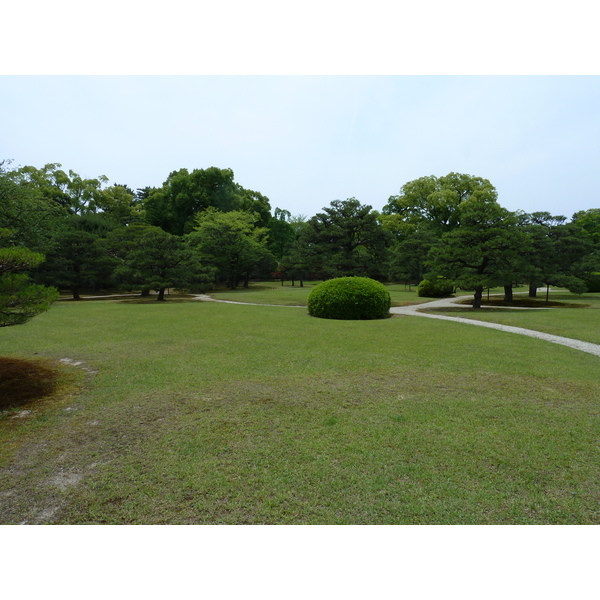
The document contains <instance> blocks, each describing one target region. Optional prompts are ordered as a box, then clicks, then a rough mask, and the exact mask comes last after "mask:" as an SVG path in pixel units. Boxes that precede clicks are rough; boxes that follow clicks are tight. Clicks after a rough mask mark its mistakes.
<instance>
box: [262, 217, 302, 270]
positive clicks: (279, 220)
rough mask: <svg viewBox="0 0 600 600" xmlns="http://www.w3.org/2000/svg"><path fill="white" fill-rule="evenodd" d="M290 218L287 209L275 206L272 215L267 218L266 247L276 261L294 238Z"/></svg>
mask: <svg viewBox="0 0 600 600" xmlns="http://www.w3.org/2000/svg"><path fill="white" fill-rule="evenodd" d="M290 218H291V214H290V212H289V211H287V210H281V209H280V208H276V209H275V211H274V212H273V217H271V218H270V219H269V221H268V224H267V228H268V230H269V241H268V248H269V251H270V252H271V254H272V255H273V256H274V257H275V258H276V259H277V260H278V261H281V259H282V258H283V256H284V255H285V253H286V252H287V251H288V250H289V248H290V247H291V245H292V243H293V242H294V240H295V239H296V234H295V231H294V227H293V226H292V224H291V223H289V221H288V219H290Z"/></svg>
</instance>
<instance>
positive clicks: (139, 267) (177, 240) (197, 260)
mask: <svg viewBox="0 0 600 600" xmlns="http://www.w3.org/2000/svg"><path fill="white" fill-rule="evenodd" d="M119 231H122V230H119ZM119 231H117V232H113V233H112V236H113V238H116V237H117V236H118V233H119ZM127 246H128V247H127V250H126V251H125V252H124V259H123V262H122V264H121V267H120V275H121V279H122V280H124V281H128V282H129V283H130V284H132V285H136V284H137V285H141V286H142V287H143V288H144V287H146V288H148V289H153V290H156V291H157V292H158V295H157V298H156V299H157V301H159V302H162V301H164V299H165V291H166V290H167V288H171V287H175V288H187V287H190V286H197V285H201V284H204V285H206V284H207V283H208V282H209V281H211V278H212V271H211V269H208V268H206V267H205V266H203V265H202V263H201V257H200V255H199V253H198V252H197V251H196V250H195V249H194V248H193V247H192V246H191V245H190V244H187V243H186V242H185V241H184V240H183V238H181V237H180V236H175V235H171V234H170V233H167V232H166V231H163V230H162V229H161V228H160V227H138V228H137V231H136V232H135V234H133V235H131V236H130V237H129V239H128V244H127Z"/></svg>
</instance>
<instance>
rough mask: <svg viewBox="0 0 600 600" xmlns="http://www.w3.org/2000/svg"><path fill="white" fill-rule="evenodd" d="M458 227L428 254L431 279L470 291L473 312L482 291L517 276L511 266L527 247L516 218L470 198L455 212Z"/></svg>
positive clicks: (497, 205)
mask: <svg viewBox="0 0 600 600" xmlns="http://www.w3.org/2000/svg"><path fill="white" fill-rule="evenodd" d="M457 216H458V218H459V222H460V226H459V227H455V228H454V229H452V230H450V231H447V232H446V233H444V234H443V235H442V236H441V239H440V241H439V243H438V244H436V245H435V246H433V248H432V249H431V251H430V261H429V268H430V273H429V275H431V276H438V275H441V276H444V277H446V278H448V279H450V280H451V281H452V282H453V283H454V285H455V286H457V287H460V288H462V289H465V290H473V291H474V299H473V308H481V301H482V296H483V290H484V289H485V288H489V287H494V286H497V285H504V284H505V283H506V281H507V279H508V278H509V277H510V278H514V277H516V276H517V275H516V274H515V272H514V269H515V268H518V267H515V265H518V264H519V258H518V257H519V254H520V252H522V251H523V249H524V248H525V247H526V245H527V244H528V237H527V234H526V233H525V232H524V231H523V230H522V229H521V228H520V227H519V218H518V215H517V214H515V213H511V212H510V211H508V210H506V209H505V208H503V207H501V206H500V205H499V204H498V203H496V202H493V203H490V202H487V201H485V200H481V199H479V198H472V199H470V200H469V202H465V203H463V204H461V206H460V208H459V214H458V215H457Z"/></svg>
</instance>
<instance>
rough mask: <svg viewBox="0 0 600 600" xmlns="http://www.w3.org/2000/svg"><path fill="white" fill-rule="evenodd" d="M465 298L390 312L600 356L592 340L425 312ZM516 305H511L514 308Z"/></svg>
mask: <svg viewBox="0 0 600 600" xmlns="http://www.w3.org/2000/svg"><path fill="white" fill-rule="evenodd" d="M461 300H464V297H460V296H459V297H458V298H444V299H442V300H433V301H432V302H426V303H424V304H416V305H413V306H393V307H392V308H390V312H391V313H392V314H394V315H410V316H413V317H426V318H428V319H441V320H442V321H456V322H457V323H466V324H467V325H477V326H479V327H489V328H490V329H499V330H500V331H508V332H509V333H518V334H519V335H527V336H529V337H534V338H538V339H540V340H545V341H547V342H552V343H553V344H561V345H562V346H568V347H569V348H574V349H575V350H581V351H582V352H588V353H589V354H594V355H595V356H600V345H599V344H592V343H591V342H582V341H581V340H575V339H573V338H568V337H562V336H560V335H551V334H549V333H543V332H541V331H534V330H532V329H525V328H524V327H512V326H510V325H500V324H498V323H488V322H487V321H476V320H474V319H462V318H461V317H446V316H445V315H432V314H430V313H427V312H423V309H427V310H431V309H432V308H433V309H435V308H448V307H455V306H456V303H457V302H460V301H461ZM496 308H497V307H496ZM514 308H515V307H511V309H512V310H514ZM522 310H551V309H548V308H542V309H531V308H523V309H522Z"/></svg>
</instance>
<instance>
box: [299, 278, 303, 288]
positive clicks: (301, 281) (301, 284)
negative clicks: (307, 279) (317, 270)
mask: <svg viewBox="0 0 600 600" xmlns="http://www.w3.org/2000/svg"><path fill="white" fill-rule="evenodd" d="M300 287H304V280H302V279H301V280H300Z"/></svg>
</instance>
